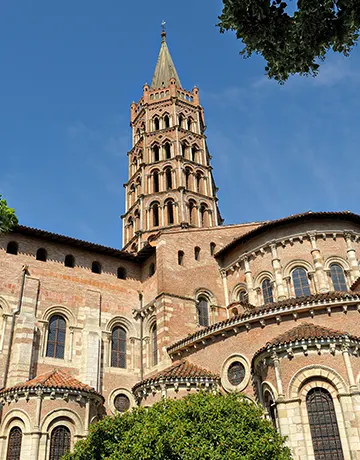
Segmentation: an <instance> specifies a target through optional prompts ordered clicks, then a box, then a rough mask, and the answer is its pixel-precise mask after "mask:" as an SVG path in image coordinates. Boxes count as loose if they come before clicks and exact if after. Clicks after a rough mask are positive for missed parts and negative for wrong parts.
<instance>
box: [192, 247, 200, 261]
mask: <svg viewBox="0 0 360 460" xmlns="http://www.w3.org/2000/svg"><path fill="white" fill-rule="evenodd" d="M200 251H201V249H200V248H199V246H196V247H195V248H194V257H195V260H200Z"/></svg>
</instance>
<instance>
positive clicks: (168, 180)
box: [165, 168, 172, 190]
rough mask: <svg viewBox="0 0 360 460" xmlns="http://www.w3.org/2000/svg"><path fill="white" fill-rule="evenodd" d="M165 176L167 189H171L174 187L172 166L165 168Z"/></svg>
mask: <svg viewBox="0 0 360 460" xmlns="http://www.w3.org/2000/svg"><path fill="white" fill-rule="evenodd" d="M165 177H166V190H171V189H172V173H171V169H170V168H167V169H166V170H165Z"/></svg>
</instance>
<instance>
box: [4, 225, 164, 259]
mask: <svg viewBox="0 0 360 460" xmlns="http://www.w3.org/2000/svg"><path fill="white" fill-rule="evenodd" d="M12 232H13V233H20V234H21V235H25V236H30V237H34V238H41V239H43V240H48V241H54V242H56V243H62V244H68V245H69V246H75V247H80V248H82V249H85V250H88V251H92V252H96V253H99V254H106V255H109V256H112V257H116V258H117V259H124V260H133V261H134V262H141V261H142V260H145V259H146V258H147V257H149V255H151V254H153V253H154V252H155V248H153V247H151V246H150V245H146V246H145V247H144V248H143V249H141V251H139V252H138V253H137V254H132V253H130V252H127V251H123V250H120V249H115V248H110V247H107V246H102V245H101V244H96V243H90V242H88V241H83V240H78V239H77V238H72V237H70V236H64V235H59V234H58V233H52V232H48V231H46V230H40V229H38V228H32V227H25V226H24V225H18V226H17V227H15V228H14V229H13V230H12Z"/></svg>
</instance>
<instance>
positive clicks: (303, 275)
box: [292, 267, 310, 297]
mask: <svg viewBox="0 0 360 460" xmlns="http://www.w3.org/2000/svg"><path fill="white" fill-rule="evenodd" d="M292 280H293V284H294V290H295V296H296V297H302V296H308V295H310V286H309V281H308V277H307V272H306V270H305V269H304V268H302V267H298V268H295V270H294V271H293V272H292Z"/></svg>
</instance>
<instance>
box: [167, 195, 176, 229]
mask: <svg viewBox="0 0 360 460" xmlns="http://www.w3.org/2000/svg"><path fill="white" fill-rule="evenodd" d="M166 211H167V222H168V225H171V224H173V223H174V202H173V201H171V200H170V201H168V202H167V203H166Z"/></svg>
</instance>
